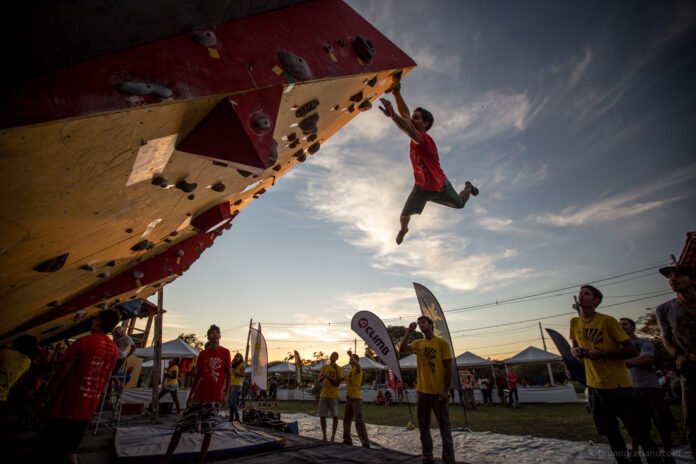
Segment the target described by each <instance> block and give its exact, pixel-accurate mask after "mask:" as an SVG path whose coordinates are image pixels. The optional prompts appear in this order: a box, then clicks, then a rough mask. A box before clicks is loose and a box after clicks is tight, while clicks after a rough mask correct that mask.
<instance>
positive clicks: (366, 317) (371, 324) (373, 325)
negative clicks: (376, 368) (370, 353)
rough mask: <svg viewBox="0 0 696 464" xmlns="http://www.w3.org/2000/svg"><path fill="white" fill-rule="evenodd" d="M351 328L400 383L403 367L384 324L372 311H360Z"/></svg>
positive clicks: (355, 316)
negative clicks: (400, 365)
mask: <svg viewBox="0 0 696 464" xmlns="http://www.w3.org/2000/svg"><path fill="white" fill-rule="evenodd" d="M350 328H351V329H353V332H355V333H356V334H358V335H359V336H360V338H362V339H363V340H365V343H367V346H369V347H370V348H372V349H373V350H374V352H375V353H376V354H377V356H379V359H381V360H382V362H383V363H384V364H386V365H387V367H388V368H389V369H390V370H391V371H392V373H393V374H394V376H395V377H396V378H398V379H399V380H400V381H401V380H402V379H403V377H401V367H399V357H398V356H397V354H396V349H395V348H394V342H393V341H392V339H391V336H390V335H389V332H387V328H386V327H385V326H384V322H382V320H381V319H380V318H379V317H377V316H376V315H375V314H373V313H371V312H370V311H358V312H357V313H355V315H354V316H353V320H352V321H351V322H350Z"/></svg>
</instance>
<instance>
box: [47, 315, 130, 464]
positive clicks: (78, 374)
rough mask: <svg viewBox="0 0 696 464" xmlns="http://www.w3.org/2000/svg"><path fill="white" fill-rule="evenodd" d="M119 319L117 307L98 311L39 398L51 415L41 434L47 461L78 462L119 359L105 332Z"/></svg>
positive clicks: (116, 350) (114, 346)
mask: <svg viewBox="0 0 696 464" xmlns="http://www.w3.org/2000/svg"><path fill="white" fill-rule="evenodd" d="M120 319H121V316H120V314H119V313H118V311H116V310H114V309H106V310H104V311H101V312H100V313H99V314H97V317H95V318H94V319H93V320H92V333H91V334H90V335H87V336H85V337H82V338H79V339H77V340H76V341H75V342H74V343H73V344H72V345H70V348H68V351H67V352H66V353H65V356H63V358H62V360H61V365H60V366H59V367H58V370H57V371H56V374H55V376H54V377H53V379H52V380H51V381H50V383H49V384H48V387H47V391H46V395H45V398H44V399H43V401H41V400H40V404H41V403H44V404H45V405H46V410H47V416H48V417H47V419H46V423H45V425H44V427H43V428H42V429H41V430H40V431H39V434H38V440H39V443H40V444H41V445H40V446H39V447H38V448H39V450H40V451H39V453H40V454H44V459H43V461H44V462H72V463H76V462H77V456H76V455H75V451H76V450H77V448H78V446H79V445H80V442H81V441H82V436H83V435H84V434H85V431H86V430H87V427H88V426H89V423H90V421H91V419H92V416H93V415H94V411H96V409H97V406H98V405H99V400H100V399H101V396H102V393H103V392H104V387H105V386H106V383H107V382H108V381H109V378H110V377H111V372H112V371H113V370H114V366H115V365H116V360H117V359H118V348H117V347H116V345H115V344H114V342H113V341H112V340H111V339H110V338H109V337H107V336H106V334H107V333H109V332H111V331H112V330H113V329H114V327H116V324H118V322H119V320H120Z"/></svg>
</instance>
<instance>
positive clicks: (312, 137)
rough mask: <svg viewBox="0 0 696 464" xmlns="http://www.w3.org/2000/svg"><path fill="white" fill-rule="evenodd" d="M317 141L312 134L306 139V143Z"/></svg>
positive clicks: (315, 135)
mask: <svg viewBox="0 0 696 464" xmlns="http://www.w3.org/2000/svg"><path fill="white" fill-rule="evenodd" d="M316 139H317V134H312V135H310V136H309V137H307V141H308V142H314V141H315V140H316Z"/></svg>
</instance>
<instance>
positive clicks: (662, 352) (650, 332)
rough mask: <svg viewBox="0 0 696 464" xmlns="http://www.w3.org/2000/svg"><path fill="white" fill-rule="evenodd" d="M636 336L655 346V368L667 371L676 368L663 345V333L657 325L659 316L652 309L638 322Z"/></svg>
mask: <svg viewBox="0 0 696 464" xmlns="http://www.w3.org/2000/svg"><path fill="white" fill-rule="evenodd" d="M636 336H637V337H640V338H645V339H647V340H650V341H651V342H652V344H653V345H654V346H655V367H656V368H657V369H667V368H669V367H673V366H674V359H672V356H671V355H670V354H669V352H667V349H665V345H664V344H663V343H662V331H661V330H660V326H659V325H658V323H657V316H656V315H655V312H653V311H652V310H651V309H647V310H646V313H645V314H643V315H642V316H640V317H639V318H638V320H637V321H636Z"/></svg>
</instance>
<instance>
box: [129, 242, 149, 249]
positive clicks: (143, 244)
mask: <svg viewBox="0 0 696 464" xmlns="http://www.w3.org/2000/svg"><path fill="white" fill-rule="evenodd" d="M149 245H150V241H149V240H141V241H139V242H138V243H136V244H135V245H133V246H132V247H131V250H132V251H142V250H144V249H146V248H147V247H148V246H149Z"/></svg>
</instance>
